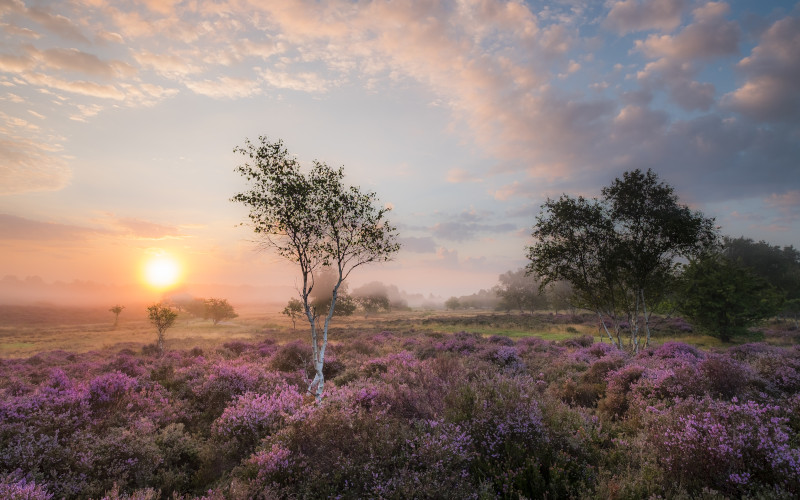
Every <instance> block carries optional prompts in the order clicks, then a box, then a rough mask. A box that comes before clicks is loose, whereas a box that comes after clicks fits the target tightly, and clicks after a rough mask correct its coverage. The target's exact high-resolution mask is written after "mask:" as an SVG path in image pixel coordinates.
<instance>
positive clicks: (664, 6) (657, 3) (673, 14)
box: [605, 0, 689, 34]
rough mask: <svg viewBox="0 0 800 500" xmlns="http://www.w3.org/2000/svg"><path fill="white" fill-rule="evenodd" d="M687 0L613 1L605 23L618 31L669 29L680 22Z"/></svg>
mask: <svg viewBox="0 0 800 500" xmlns="http://www.w3.org/2000/svg"><path fill="white" fill-rule="evenodd" d="M688 5H689V2H688V0H623V1H619V2H614V3H613V4H612V6H611V10H610V11H609V13H608V17H607V18H606V20H605V25H606V26H607V27H609V28H610V29H612V30H615V31H616V32H618V33H621V34H625V33H630V32H634V31H645V30H661V31H670V30H673V29H675V28H677V27H678V26H679V25H680V24H681V16H682V14H683V12H684V11H685V10H686V8H687V7H688Z"/></svg>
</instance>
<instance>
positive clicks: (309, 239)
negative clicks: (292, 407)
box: [232, 137, 400, 400]
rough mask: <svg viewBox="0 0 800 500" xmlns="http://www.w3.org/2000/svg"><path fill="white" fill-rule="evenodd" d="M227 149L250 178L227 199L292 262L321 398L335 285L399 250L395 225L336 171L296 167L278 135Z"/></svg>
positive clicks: (316, 166) (369, 194) (267, 243)
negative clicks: (330, 281) (324, 297)
mask: <svg viewBox="0 0 800 500" xmlns="http://www.w3.org/2000/svg"><path fill="white" fill-rule="evenodd" d="M234 152H237V153H240V154H242V155H243V156H244V157H245V163H244V164H241V165H239V166H238V167H237V169H236V171H237V172H238V173H239V174H241V175H242V176H243V177H244V178H245V179H246V180H247V182H248V183H249V184H250V186H249V189H248V190H247V191H244V192H241V193H237V194H235V195H234V196H233V198H232V200H233V201H235V202H239V203H242V204H244V205H245V206H247V207H248V208H249V209H250V213H249V218H250V222H251V223H252V225H253V230H254V231H255V232H256V234H258V235H259V236H261V237H262V238H263V239H262V244H263V245H264V246H266V247H268V248H271V249H274V250H275V251H276V252H277V253H278V254H279V255H280V256H282V257H284V258H286V259H288V260H289V261H291V262H294V263H296V264H297V265H298V267H299V268H300V276H301V282H302V287H301V288H300V290H299V292H300V300H301V301H302V302H303V307H304V309H305V313H306V317H307V319H308V322H309V325H310V327H311V347H312V355H313V362H314V370H315V375H314V379H313V380H312V381H311V383H310V384H309V386H308V390H309V392H312V393H314V394H315V395H316V398H317V400H320V399H321V398H322V394H323V388H324V382H325V377H324V375H323V371H322V369H323V364H324V362H325V350H326V348H327V346H328V326H329V324H330V321H331V318H332V317H333V315H334V311H335V308H336V302H337V298H338V295H339V288H340V287H341V285H342V283H343V282H344V280H345V279H347V278H348V276H349V275H350V273H352V272H353V270H354V269H356V268H358V267H360V266H362V265H364V264H369V263H372V262H383V261H387V260H390V259H391V257H392V255H393V254H395V253H396V252H397V251H398V250H399V249H400V245H399V244H398V243H397V235H396V229H395V228H394V227H393V226H391V225H390V224H389V223H388V221H387V220H386V218H385V216H386V213H387V212H388V210H389V209H388V208H377V207H376V205H377V204H378V199H377V196H376V195H375V193H372V192H362V191H361V190H360V189H359V188H358V187H355V186H351V187H348V186H346V185H345V184H344V182H343V179H344V170H343V169H342V168H338V169H334V168H331V167H329V166H328V165H326V164H324V163H320V162H318V161H314V163H313V166H312V168H311V170H310V171H309V172H308V173H303V172H302V171H301V168H300V164H299V163H298V162H297V160H296V159H295V158H293V157H291V156H290V155H289V153H288V151H287V150H286V148H285V147H284V146H283V143H282V142H281V141H277V142H269V141H268V140H267V139H266V138H264V137H260V138H259V143H258V144H253V143H251V142H250V141H246V143H245V147H237V148H235V149H234ZM325 268H329V269H332V270H333V271H334V272H335V275H336V280H335V283H334V285H333V287H332V288H331V289H329V290H328V291H329V293H330V296H331V302H330V305H329V306H328V311H327V314H326V315H325V320H324V323H323V325H322V327H321V330H322V331H321V335H320V332H318V330H319V329H318V327H317V321H316V318H315V316H316V314H315V311H314V310H313V308H312V304H311V300H310V299H311V293H312V292H313V291H314V288H315V285H316V278H317V277H318V275H319V272H320V271H321V270H322V269H325Z"/></svg>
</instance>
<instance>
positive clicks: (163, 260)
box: [144, 255, 181, 288]
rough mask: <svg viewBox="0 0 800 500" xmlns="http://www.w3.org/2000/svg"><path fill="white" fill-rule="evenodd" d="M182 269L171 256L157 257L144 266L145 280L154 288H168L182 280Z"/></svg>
mask: <svg viewBox="0 0 800 500" xmlns="http://www.w3.org/2000/svg"><path fill="white" fill-rule="evenodd" d="M180 275H181V267H180V265H179V264H178V262H177V261H176V260H175V259H173V258H172V257H170V256H169V255H157V256H155V257H153V258H151V259H150V260H148V261H147V263H146V264H145V266H144V278H145V281H147V283H148V284H149V285H150V286H152V287H154V288H167V287H170V286H172V285H175V284H176V283H177V282H178V280H179V279H180Z"/></svg>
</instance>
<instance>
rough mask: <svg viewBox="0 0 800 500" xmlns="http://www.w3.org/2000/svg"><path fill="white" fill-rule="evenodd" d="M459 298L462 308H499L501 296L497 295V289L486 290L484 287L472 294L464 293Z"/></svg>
mask: <svg viewBox="0 0 800 500" xmlns="http://www.w3.org/2000/svg"><path fill="white" fill-rule="evenodd" d="M457 298H458V303H459V304H460V306H459V307H460V308H461V309H490V310H494V309H496V308H497V304H498V303H499V302H500V297H498V296H497V291H496V290H495V289H490V290H486V289H484V288H482V289H480V290H478V291H477V292H476V293H473V294H470V295H462V296H460V297H457Z"/></svg>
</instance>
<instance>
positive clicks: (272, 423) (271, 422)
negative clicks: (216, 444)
mask: <svg viewBox="0 0 800 500" xmlns="http://www.w3.org/2000/svg"><path fill="white" fill-rule="evenodd" d="M302 404H303V395H302V394H300V393H299V392H298V391H297V388H296V387H294V386H290V385H288V384H286V383H285V382H284V383H282V384H280V385H279V386H278V387H276V388H275V389H274V392H272V393H270V394H257V393H253V392H247V393H245V394H243V395H241V396H239V397H238V398H237V399H236V401H235V402H234V403H233V404H232V405H230V406H228V407H227V408H225V411H223V412H222V415H221V416H220V417H219V418H218V419H217V420H215V421H214V423H213V424H212V426H211V430H212V432H213V433H214V435H216V436H217V437H218V438H220V439H228V440H230V439H236V441H237V443H238V445H239V446H240V447H241V448H244V449H245V450H250V449H252V448H253V447H255V445H256V444H257V443H258V442H259V440H260V439H261V438H263V437H266V436H268V435H269V434H271V433H273V432H275V431H277V430H278V429H279V428H280V427H281V426H283V424H284V423H285V422H286V421H287V419H289V418H290V417H291V416H292V415H293V414H294V413H295V412H296V411H297V410H298V408H300V406H301V405H302Z"/></svg>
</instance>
